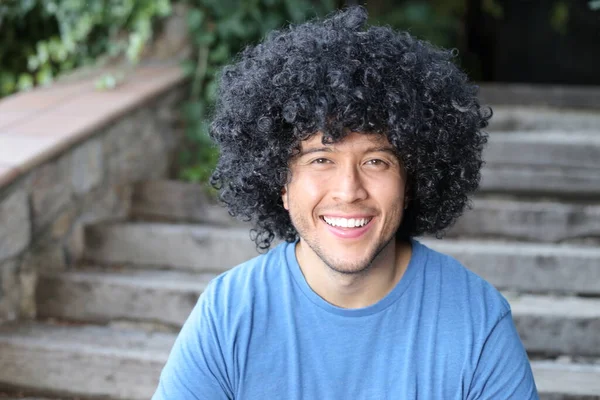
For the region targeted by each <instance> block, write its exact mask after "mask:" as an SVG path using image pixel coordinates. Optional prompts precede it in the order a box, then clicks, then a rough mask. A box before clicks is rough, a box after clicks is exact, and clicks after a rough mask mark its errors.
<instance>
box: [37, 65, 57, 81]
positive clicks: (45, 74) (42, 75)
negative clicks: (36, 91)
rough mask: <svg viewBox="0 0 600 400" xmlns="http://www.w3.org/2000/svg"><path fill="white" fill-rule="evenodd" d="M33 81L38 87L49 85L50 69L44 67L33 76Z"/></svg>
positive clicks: (50, 78)
mask: <svg viewBox="0 0 600 400" xmlns="http://www.w3.org/2000/svg"><path fill="white" fill-rule="evenodd" d="M35 81H36V82H37V84H38V85H49V84H50V83H52V81H53V76H52V68H51V67H50V66H49V65H45V66H44V67H42V69H40V70H39V71H38V72H37V74H35Z"/></svg>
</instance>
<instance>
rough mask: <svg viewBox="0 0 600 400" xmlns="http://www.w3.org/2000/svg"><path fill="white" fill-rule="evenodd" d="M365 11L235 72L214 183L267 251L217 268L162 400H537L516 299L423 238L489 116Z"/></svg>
mask: <svg viewBox="0 0 600 400" xmlns="http://www.w3.org/2000/svg"><path fill="white" fill-rule="evenodd" d="M366 18H367V15H366V12H365V10H364V9H363V8H360V7H355V8H350V9H348V10H346V11H343V12H339V13H337V14H335V15H333V16H332V17H330V18H329V19H326V20H324V21H315V22H310V23H306V24H303V25H299V26H296V27H292V28H289V29H287V30H284V31H281V32H275V33H273V34H272V35H270V36H269V37H268V38H267V39H266V40H265V41H264V42H263V43H262V44H259V45H257V46H256V47H250V48H248V49H246V50H245V51H244V52H243V53H242V54H241V56H240V58H239V59H238V61H237V62H236V63H235V64H234V65H232V66H229V67H227V68H225V69H224V71H223V74H222V77H221V86H220V91H219V101H218V104H217V107H216V115H215V117H214V121H213V124H212V126H211V135H212V137H213V139H214V140H215V141H216V143H217V144H218V145H219V146H220V148H221V156H220V159H219V163H218V166H217V168H216V170H215V172H214V175H213V181H212V183H213V185H214V186H215V187H216V188H217V189H220V197H221V199H222V201H223V202H224V203H225V204H226V205H227V207H228V208H229V211H230V212H231V213H232V214H233V215H235V216H238V217H239V218H242V219H247V220H252V222H253V223H254V226H255V229H254V230H253V233H254V239H255V241H256V243H257V246H258V247H259V248H262V249H266V248H268V247H270V245H271V243H272V241H273V240H274V239H275V238H276V237H277V238H280V239H283V241H284V242H283V243H282V244H279V245H278V246H276V247H274V248H273V249H271V250H270V251H268V252H267V253H266V254H264V255H261V256H259V257H257V258H255V259H252V260H250V261H248V262H246V263H244V264H242V265H240V266H238V267H236V268H233V269H232V270H230V271H228V272H226V273H224V274H222V275H221V276H219V277H217V278H215V279H214V280H213V281H212V282H211V284H210V285H209V287H208V288H207V289H206V291H205V292H204V293H203V294H202V296H201V297H200V300H199V301H198V304H197V305H196V307H195V309H194V310H193V312H192V313H191V315H190V317H189V319H188V320H187V322H186V323H185V325H184V326H183V328H182V331H181V333H180V335H179V337H178V339H177V341H176V343H175V345H174V348H173V350H172V352H171V355H170V357H169V360H168V362H167V364H166V366H165V368H164V370H163V373H162V375H161V380H160V384H159V387H158V389H157V391H156V394H155V396H154V399H156V400H159V399H169V400H173V399H185V400H187V399H211V400H212V399H286V400H291V399H417V398H418V399H495V400H496V399H519V400H521V399H537V398H538V396H537V393H536V388H535V384H534V381H533V377H532V373H531V368H530V365H529V362H528V360H527V355H526V353H525V350H524V349H523V346H522V344H521V342H520V340H519V337H518V334H517V332H516V330H515V327H514V324H513V322H512V318H511V313H510V308H509V305H508V303H507V302H506V300H505V299H504V298H503V297H502V296H501V295H500V294H499V293H498V292H497V291H496V290H495V289H494V288H493V287H492V286H491V285H489V284H488V283H486V282H485V281H483V280H482V279H481V278H479V277H477V276H476V275H475V274H473V273H471V272H469V271H468V270H466V269H465V268H464V267H463V266H461V265H460V264H459V263H458V262H457V261H455V260H453V259H452V258H450V257H448V256H445V255H442V254H439V253H437V252H435V251H433V250H430V249H428V248H427V247H425V246H424V245H422V244H420V243H419V242H418V241H417V240H415V239H414V237H416V236H419V235H423V234H436V235H438V236H440V235H441V234H442V233H443V231H444V230H445V229H446V228H447V227H448V226H449V225H451V224H452V223H453V222H454V221H455V219H456V218H457V217H458V216H459V215H460V214H461V213H462V212H463V209H464V208H465V206H466V204H467V202H468V195H470V194H471V193H472V192H473V191H474V190H475V189H476V188H477V185H478V182H479V178H480V174H479V170H480V167H481V164H482V161H481V152H482V148H483V145H484V144H485V142H486V135H485V134H484V133H483V132H482V129H483V128H485V126H487V122H488V120H489V118H490V113H489V112H488V111H486V110H485V109H483V108H482V107H481V106H480V105H479V103H478V101H477V98H476V88H475V87H474V86H472V85H470V84H469V83H468V82H467V79H466V76H465V75H464V74H463V73H462V72H460V71H459V70H458V69H457V68H456V66H455V65H454V64H453V63H452V62H451V59H452V57H453V54H452V53H451V52H448V51H443V50H438V49H435V48H433V47H431V46H430V45H429V44H427V43H424V42H421V41H418V40H416V39H414V38H412V37H411V36H410V35H408V34H406V33H396V32H394V31H392V30H391V29H389V28H381V27H371V28H369V29H367V30H365V29H364V28H363V26H364V24H365V21H366Z"/></svg>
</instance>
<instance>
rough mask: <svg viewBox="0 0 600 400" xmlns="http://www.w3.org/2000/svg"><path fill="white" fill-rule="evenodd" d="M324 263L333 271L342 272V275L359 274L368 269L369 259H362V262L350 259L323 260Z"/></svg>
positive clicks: (369, 265)
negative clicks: (345, 260)
mask: <svg viewBox="0 0 600 400" xmlns="http://www.w3.org/2000/svg"><path fill="white" fill-rule="evenodd" d="M325 264H326V265H327V266H328V267H329V268H330V269H331V270H333V271H335V272H337V273H340V274H344V275H361V274H364V273H365V272H367V271H368V270H369V268H370V267H371V261H363V262H356V260H354V262H351V261H347V262H344V261H336V262H328V261H325Z"/></svg>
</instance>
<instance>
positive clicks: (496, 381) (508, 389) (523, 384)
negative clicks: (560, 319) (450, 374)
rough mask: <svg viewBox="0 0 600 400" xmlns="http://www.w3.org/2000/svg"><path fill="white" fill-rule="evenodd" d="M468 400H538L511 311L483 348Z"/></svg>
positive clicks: (503, 318)
mask: <svg viewBox="0 0 600 400" xmlns="http://www.w3.org/2000/svg"><path fill="white" fill-rule="evenodd" d="M467 399H468V400H487V399H493V400H504V399H523V400H538V399H539V397H538V394H537V389H536V387H535V382H534V379H533V373H532V371H531V365H530V364H529V360H528V358H527V353H526V352H525V348H524V347H523V344H522V343H521V339H520V338H519V334H518V333H517V330H516V328H515V325H514V323H513V320H512V314H511V313H510V311H508V312H506V314H505V315H503V316H502V317H501V318H500V320H499V321H498V322H497V324H496V325H495V326H494V328H493V329H492V331H491V332H490V334H489V336H488V337H487V339H486V341H485V343H484V345H483V348H482V350H481V354H480V357H479V361H478V363H477V367H476V368H475V373H474V376H473V380H472V383H471V387H470V389H469V395H468V396H467Z"/></svg>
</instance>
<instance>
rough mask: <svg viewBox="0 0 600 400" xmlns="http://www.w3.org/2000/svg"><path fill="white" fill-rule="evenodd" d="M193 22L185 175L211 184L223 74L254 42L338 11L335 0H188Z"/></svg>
mask: <svg viewBox="0 0 600 400" xmlns="http://www.w3.org/2000/svg"><path fill="white" fill-rule="evenodd" d="M185 3H186V4H187V5H188V7H189V12H188V13H187V25H188V28H189V32H190V38H191V40H192V44H193V46H194V51H193V57H192V58H191V59H190V60H189V61H187V62H186V63H185V66H184V68H185V71H186V72H187V73H188V74H189V75H190V77H191V94H190V100H189V102H187V104H186V105H185V107H184V121H185V129H186V135H185V137H186V144H185V146H184V150H183V151H182V153H181V157H180V161H181V166H182V169H181V173H180V177H181V178H182V179H184V180H187V181H192V182H206V181H208V179H209V177H210V174H211V172H212V170H213V168H214V166H215V164H216V162H217V159H218V150H217V149H216V148H215V147H214V146H213V144H212V142H211V141H210V139H209V137H208V122H207V121H208V119H209V118H210V111H211V110H212V109H213V106H214V102H215V92H216V86H217V75H218V73H219V71H220V69H221V68H222V67H223V66H224V65H226V64H227V63H229V62H230V61H231V58H232V57H233V56H234V55H235V54H237V53H238V52H239V51H240V50H241V49H243V47H245V46H246V45H248V44H253V43H257V42H258V41H260V40H261V39H262V38H263V37H264V36H265V35H266V34H267V33H268V32H270V31H271V30H273V29H276V28H280V27H283V26H285V25H286V24H289V23H300V22H303V21H305V20H307V19H309V18H313V17H315V16H318V15H323V14H326V13H328V12H331V11H333V10H334V9H335V7H336V6H337V4H336V3H335V1H333V0H325V1H323V0H321V1H309V0H188V1H186V2H185Z"/></svg>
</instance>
